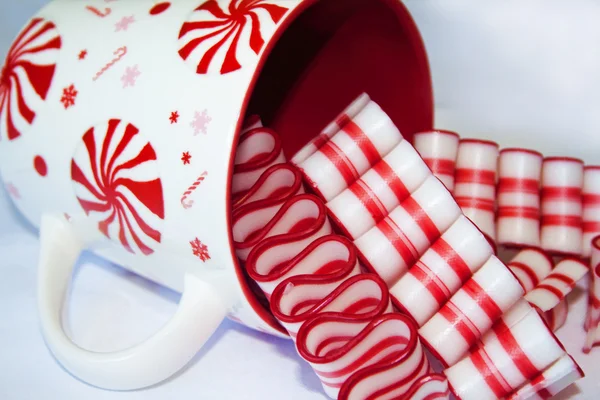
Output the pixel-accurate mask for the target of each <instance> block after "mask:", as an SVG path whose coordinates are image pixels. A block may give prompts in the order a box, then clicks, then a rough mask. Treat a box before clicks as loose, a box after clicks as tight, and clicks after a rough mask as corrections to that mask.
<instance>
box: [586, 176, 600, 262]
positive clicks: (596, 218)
mask: <svg viewBox="0 0 600 400" xmlns="http://www.w3.org/2000/svg"><path fill="white" fill-rule="evenodd" d="M582 216H583V245H582V246H583V251H582V255H583V257H584V258H589V257H590V256H591V254H592V239H593V238H594V237H595V236H597V235H600V166H596V165H588V166H586V167H585V168H584V172H583V213H582Z"/></svg>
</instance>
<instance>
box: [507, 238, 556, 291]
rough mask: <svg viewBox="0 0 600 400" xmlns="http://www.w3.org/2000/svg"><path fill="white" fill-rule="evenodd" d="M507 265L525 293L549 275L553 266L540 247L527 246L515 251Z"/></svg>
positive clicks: (552, 262) (550, 259)
mask: <svg viewBox="0 0 600 400" xmlns="http://www.w3.org/2000/svg"><path fill="white" fill-rule="evenodd" d="M507 266H508V268H510V270H511V271H512V273H513V274H514V275H515V277H516V278H517V279H518V281H519V283H520V284H521V286H522V287H523V290H525V293H529V292H530V291H532V290H533V289H534V288H535V287H536V286H537V285H538V284H539V283H540V282H541V281H542V280H543V279H544V278H546V277H547V276H548V275H550V272H552V269H553V268H554V261H552V258H551V257H550V256H549V255H548V254H547V253H546V252H545V251H543V250H542V249H539V248H529V249H524V250H521V251H520V252H519V253H517V255H516V256H515V257H513V259H512V260H510V262H509V263H508V264H507Z"/></svg>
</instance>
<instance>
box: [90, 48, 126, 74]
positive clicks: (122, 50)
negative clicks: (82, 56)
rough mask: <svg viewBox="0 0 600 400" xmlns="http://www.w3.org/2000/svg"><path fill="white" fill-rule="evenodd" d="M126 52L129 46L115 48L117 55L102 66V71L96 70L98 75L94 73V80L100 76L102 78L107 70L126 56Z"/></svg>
mask: <svg viewBox="0 0 600 400" xmlns="http://www.w3.org/2000/svg"><path fill="white" fill-rule="evenodd" d="M125 54H127V46H123V47H119V48H118V49H117V50H115V52H114V55H115V56H116V57H115V58H113V59H112V60H111V61H110V62H109V63H107V64H106V65H105V66H104V67H102V69H101V70H100V71H98V72H96V75H94V77H93V78H92V80H93V81H94V82H95V81H97V80H98V78H100V77H101V76H102V75H103V74H104V73H105V72H106V71H108V70H109V69H110V68H111V67H112V66H113V65H115V64H116V63H117V62H119V60H121V58H123V57H125Z"/></svg>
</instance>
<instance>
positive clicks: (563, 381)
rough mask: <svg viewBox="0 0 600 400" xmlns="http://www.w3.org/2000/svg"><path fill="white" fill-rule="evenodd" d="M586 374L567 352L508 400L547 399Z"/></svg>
mask: <svg viewBox="0 0 600 400" xmlns="http://www.w3.org/2000/svg"><path fill="white" fill-rule="evenodd" d="M584 376H585V374H584V373H583V370H582V369H581V367H580V366H579V365H578V364H577V362H575V360H574V359H573V357H571V356H570V355H568V354H565V355H564V356H562V357H561V358H559V359H558V360H557V361H556V362H554V364H552V365H551V366H549V367H548V368H546V369H545V370H544V371H543V372H542V373H541V374H539V375H538V376H536V377H535V378H534V379H533V380H531V381H530V382H528V383H526V384H525V385H523V386H522V387H521V388H519V390H517V391H516V392H514V393H513V394H511V395H510V396H509V397H508V399H507V400H547V399H549V398H551V397H553V396H556V395H557V394H559V393H560V392H562V391H563V390H564V389H566V388H567V387H568V386H570V385H571V384H572V383H573V382H575V381H577V380H579V379H581V378H583V377H584Z"/></svg>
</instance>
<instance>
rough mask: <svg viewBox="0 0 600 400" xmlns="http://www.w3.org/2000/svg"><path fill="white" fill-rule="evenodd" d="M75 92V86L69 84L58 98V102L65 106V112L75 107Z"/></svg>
mask: <svg viewBox="0 0 600 400" xmlns="http://www.w3.org/2000/svg"><path fill="white" fill-rule="evenodd" d="M77 93H78V92H77V90H76V89H75V85H73V84H71V86H68V87H66V88H64V89H63V95H62V97H61V98H60V102H61V103H63V106H65V110H66V109H67V108H69V107H71V106H74V105H75V99H76V98H77Z"/></svg>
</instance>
